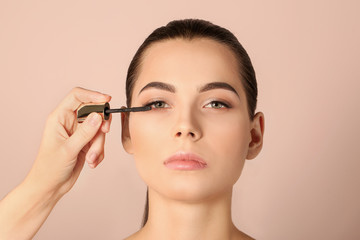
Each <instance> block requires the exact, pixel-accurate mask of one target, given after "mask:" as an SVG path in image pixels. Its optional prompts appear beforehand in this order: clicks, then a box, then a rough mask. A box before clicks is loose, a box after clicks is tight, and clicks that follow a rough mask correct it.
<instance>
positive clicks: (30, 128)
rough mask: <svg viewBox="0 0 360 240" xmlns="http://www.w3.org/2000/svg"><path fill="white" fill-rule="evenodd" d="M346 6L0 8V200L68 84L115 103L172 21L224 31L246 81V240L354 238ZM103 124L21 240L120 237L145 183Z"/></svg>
mask: <svg viewBox="0 0 360 240" xmlns="http://www.w3.org/2000/svg"><path fill="white" fill-rule="evenodd" d="M359 9H360V3H359V1H357V0H342V1H340V0H316V1H314V0H303V1H292V0H290V1H289V0H272V1H265V0H264V1H242V0H233V1H230V0H224V1H209V0H207V1H205V0H199V1H194V0H191V1H190V0H182V1H166V0H154V1H146V0H143V1H115V0H113V1H94V0H82V1H77V0H75V1H70V0H65V1H36V0H32V1H25V0H21V1H20V0H19V1H17V0H15V1H10V0H0V80H1V87H0V96H1V102H2V104H1V106H2V107H1V110H0V114H1V115H0V116H1V118H0V133H1V138H0V139H1V140H0V141H1V144H0V146H1V160H0V164H1V165H0V166H1V167H0V198H2V197H3V196H5V195H6V194H7V193H8V192H9V191H10V190H11V189H13V188H14V187H15V186H16V185H18V184H19V183H20V182H21V181H22V180H23V179H24V177H25V176H26V174H27V172H28V171H29V170H30V168H31V166H32V163H33V161H34V159H35V157H36V154H37V151H38V147H39V144H40V140H41V136H42V131H43V128H44V124H45V119H46V117H47V115H48V114H49V113H50V112H51V111H52V110H53V109H54V108H55V107H56V106H57V104H58V103H59V102H60V101H61V100H62V99H63V97H64V96H65V95H66V94H67V93H68V92H69V91H70V90H71V89H72V88H73V87H75V86H81V87H84V88H88V89H92V90H97V91H101V92H104V93H107V94H110V95H112V97H113V99H112V101H111V106H113V107H120V106H122V105H125V77H126V71H127V67H128V65H129V63H130V61H131V59H132V57H133V55H134V54H135V52H136V50H137V48H138V47H139V46H140V44H141V43H142V42H143V40H144V39H145V38H146V37H147V36H148V35H149V34H150V33H151V32H152V31H153V30H154V29H155V28H157V27H160V26H163V25H165V24H167V23H168V22H169V21H171V20H174V19H183V18H202V19H206V20H209V21H211V22H213V23H215V24H218V25H220V26H223V27H225V28H228V29H229V30H230V31H232V32H233V33H234V34H235V35H236V36H237V37H238V39H239V41H240V42H241V43H242V44H243V46H244V47H245V49H246V50H247V51H248V53H249V55H250V57H251V59H252V61H253V65H254V68H255V70H256V73H257V80H258V87H259V97H258V108H257V110H258V111H262V112H264V114H265V138H264V147H263V150H262V152H261V153H260V155H259V156H258V157H257V158H256V159H254V160H251V161H247V162H246V164H245V168H244V170H243V174H242V176H241V178H240V180H239V181H238V183H237V184H236V185H235V187H234V196H233V220H234V223H235V224H236V225H237V226H238V227H239V228H240V229H241V230H243V231H244V232H246V233H247V234H249V235H251V236H253V237H255V238H256V239H267V240H279V239H284V240H285V239H286V240H289V239H291V240H297V239H299V240H303V239H328V240H332V239H333V240H335V239H347V240H352V239H360V230H359V228H358V227H359V223H360V206H359V203H360V193H359V190H360V186H359V185H360V184H359V183H360V179H359V173H358V172H359V170H360V146H359V140H358V139H359V135H360V128H359V123H360V113H359V112H360V111H359V109H360V107H359V103H360V97H359V91H360V83H359V82H360V71H359V69H360V66H359V59H360V50H359V49H360V48H359V43H360V30H359V29H360V14H359ZM120 141H121V139H120V115H114V116H113V122H112V129H111V132H110V133H109V134H108V136H107V139H106V158H105V160H104V161H103V163H102V164H101V165H100V166H98V167H97V168H96V169H95V170H92V169H90V168H89V167H88V166H85V167H84V170H83V172H82V174H81V175H80V177H79V180H78V182H77V183H76V184H75V186H74V188H73V189H72V190H71V191H70V192H69V193H68V194H67V195H66V196H65V197H64V198H63V199H61V200H60V201H59V203H58V204H57V206H56V207H55V208H54V210H53V212H52V213H51V215H50V216H49V218H48V219H47V221H46V222H45V224H44V225H43V226H42V228H41V229H40V231H39V232H38V234H37V235H36V237H35V238H34V239H40V240H42V239H52V240H60V239H87V240H95V239H107V240H113V239H114V240H115V239H122V238H125V237H126V236H128V235H130V234H131V233H133V232H135V231H137V230H138V228H139V227H140V223H141V219H142V213H143V208H144V202H145V192H146V186H145V184H144V183H143V182H142V180H141V179H140V177H139V175H138V174H137V171H136V169H135V165H134V162H133V159H132V156H130V155H128V154H127V153H126V152H125V151H124V150H123V148H122V145H121V142H120Z"/></svg>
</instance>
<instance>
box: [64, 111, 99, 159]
mask: <svg viewBox="0 0 360 240" xmlns="http://www.w3.org/2000/svg"><path fill="white" fill-rule="evenodd" d="M101 123H102V117H101V116H100V115H99V114H98V113H91V114H90V115H89V116H88V117H87V118H86V119H85V121H84V122H83V123H82V124H81V125H80V126H79V127H78V129H77V130H76V131H75V132H74V134H73V135H71V137H70V138H69V139H68V140H67V141H66V143H65V145H67V146H66V149H68V150H69V151H70V152H69V154H71V156H72V157H76V156H77V155H78V154H79V152H80V151H81V149H83V147H84V146H85V145H86V144H87V143H88V142H90V141H91V139H93V138H94V137H95V135H96V133H97V132H98V130H99V128H100V126H101Z"/></svg>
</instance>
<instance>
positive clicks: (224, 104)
mask: <svg viewBox="0 0 360 240" xmlns="http://www.w3.org/2000/svg"><path fill="white" fill-rule="evenodd" d="M158 103H164V104H167V103H165V102H164V101H153V102H150V103H147V104H146V105H145V106H144V107H147V106H152V105H155V104H158ZM213 103H218V104H220V105H222V106H224V107H220V108H230V106H229V105H228V104H226V103H224V102H221V101H211V102H210V103H208V104H206V105H209V104H213ZM206 105H205V106H206ZM154 108H155V109H160V108H162V107H160V108H157V107H154ZM220 108H214V109H220Z"/></svg>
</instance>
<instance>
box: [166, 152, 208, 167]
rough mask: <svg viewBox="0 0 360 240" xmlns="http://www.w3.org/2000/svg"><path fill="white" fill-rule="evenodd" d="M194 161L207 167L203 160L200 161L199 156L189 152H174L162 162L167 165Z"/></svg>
mask: <svg viewBox="0 0 360 240" xmlns="http://www.w3.org/2000/svg"><path fill="white" fill-rule="evenodd" d="M179 160H182V161H196V162H199V163H201V164H203V165H207V163H206V161H205V160H204V159H202V158H201V157H200V156H198V155H196V154H195V153H190V152H183V151H179V152H176V153H175V154H174V155H172V156H170V157H169V158H167V159H166V160H165V161H164V164H167V163H169V162H172V161H179Z"/></svg>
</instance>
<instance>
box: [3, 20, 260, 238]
mask: <svg viewBox="0 0 360 240" xmlns="http://www.w3.org/2000/svg"><path fill="white" fill-rule="evenodd" d="M126 95H127V105H128V107H130V106H151V107H152V110H150V111H146V112H138V113H127V114H125V113H122V117H121V118H122V143H123V146H124V149H125V150H126V151H127V152H128V153H130V154H133V156H134V159H135V163H136V167H137V169H138V171H139V174H140V176H141V177H142V178H143V180H144V181H145V183H146V184H147V186H148V195H147V196H148V197H147V205H146V209H145V214H144V221H143V227H142V228H141V229H140V230H139V231H138V232H136V233H135V234H133V235H131V236H130V237H128V238H127V239H131V240H132V239H252V238H251V237H249V236H247V235H246V234H244V233H242V232H241V231H239V230H238V229H237V228H236V227H235V226H234V224H233V223H232V220H231V196H232V188H233V185H234V184H235V182H236V181H237V179H238V178H239V176H240V174H241V171H242V168H243V164H244V161H245V159H252V158H255V157H256V156H257V155H258V153H259V152H260V150H261V148H262V142H263V134H264V115H263V114H262V113H261V112H258V113H256V114H255V108H256V98H257V85H256V79H255V72H254V70H253V67H252V65H251V61H250V58H249V57H248V55H247V53H246V51H245V50H244V49H243V47H242V46H241V45H240V43H239V42H238V41H237V39H236V37H235V36H234V35H233V34H232V33H230V32H229V31H228V30H226V29H223V28H221V27H219V26H216V25H213V24H211V23H210V22H206V21H203V20H194V19H189V20H180V21H173V22H170V23H169V24H168V25H167V26H165V27H161V28H158V29H156V30H155V31H154V32H153V33H152V34H151V35H150V36H149V37H148V38H147V39H146V40H145V42H144V43H143V44H142V45H141V46H140V48H139V50H138V51H137V53H136V54H135V56H134V58H133V60H132V62H131V64H130V66H129V70H128V76H127V81H126ZM110 98H111V97H110V96H108V95H105V94H101V93H98V92H93V91H89V90H85V89H81V88H75V89H73V91H71V92H70V93H69V95H68V96H67V97H66V98H65V99H64V100H63V102H62V103H61V104H60V105H59V106H58V107H57V108H56V109H55V111H54V112H53V113H51V114H50V116H49V117H48V121H47V124H46V128H45V132H44V136H43V140H42V143H41V146H40V150H39V154H38V156H37V159H36V161H35V163H34V165H33V167H32V169H31V171H30V172H29V174H28V176H27V177H26V179H25V180H24V181H23V183H22V184H20V185H19V186H18V187H17V188H15V189H14V190H13V191H12V192H11V193H9V194H8V195H7V196H6V197H5V198H4V199H3V200H2V201H1V203H0V238H1V239H29V238H31V237H32V236H34V235H35V233H36V232H37V230H38V229H39V228H40V226H41V225H42V223H43V222H44V221H45V220H46V218H47V216H48V215H49V214H50V212H51V210H52V208H53V207H54V206H55V204H56V203H57V201H58V200H59V199H60V198H61V197H62V196H63V195H64V194H65V193H67V192H68V191H69V190H70V189H71V187H72V186H73V185H74V183H75V181H76V180H77V178H78V176H79V174H80V171H81V169H82V167H83V165H84V162H85V161H87V163H88V164H89V165H90V166H91V167H96V166H97V165H98V164H99V163H100V162H101V161H102V159H103V157H104V141H105V134H106V133H107V132H108V131H109V128H110V123H111V119H110V120H109V121H105V122H104V123H102V121H101V117H100V116H99V115H98V114H96V113H92V114H90V115H89V117H88V118H87V119H86V120H85V122H84V123H82V124H81V125H78V124H77V123H76V116H75V110H76V109H77V108H78V107H79V105H80V104H82V103H87V102H105V101H110ZM24 199H26V201H24Z"/></svg>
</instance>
